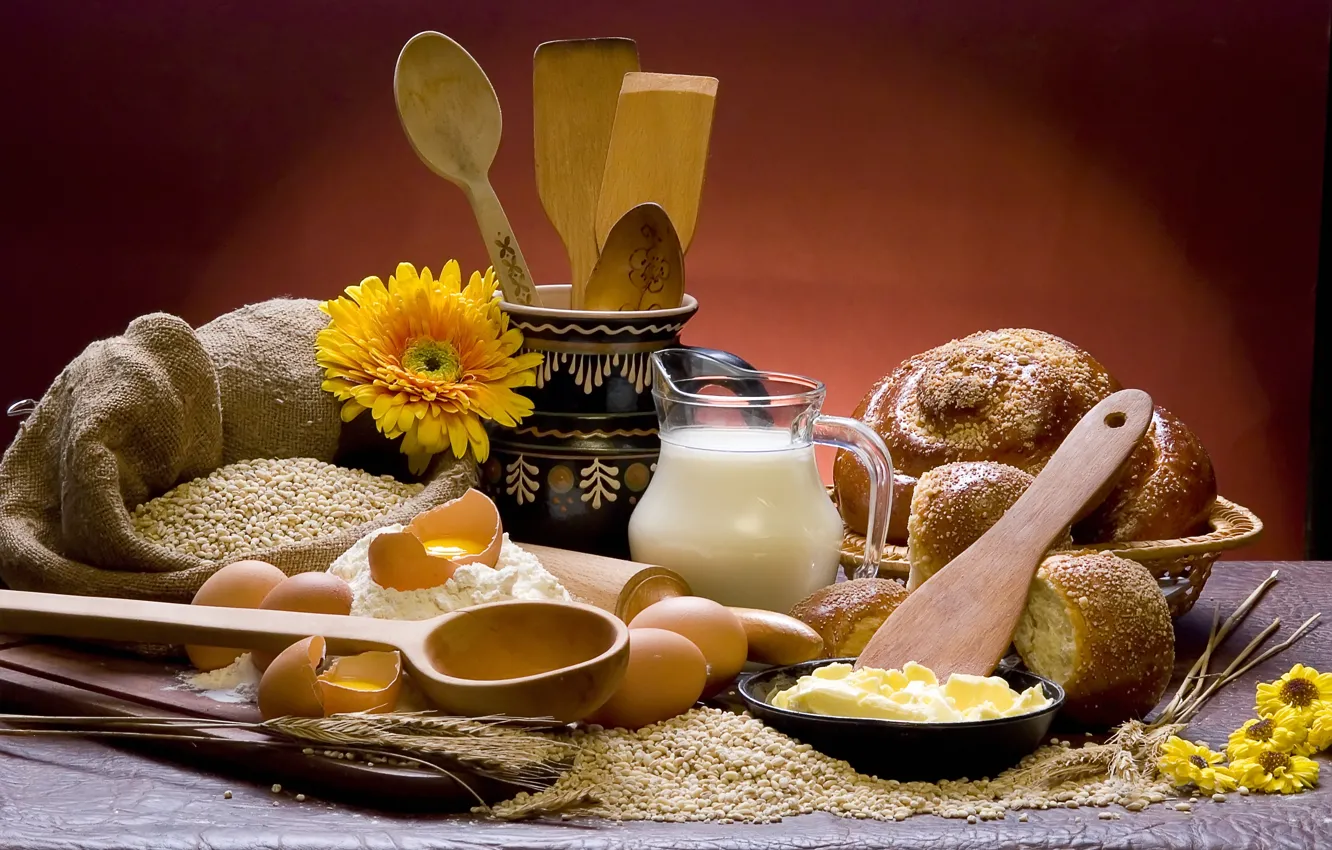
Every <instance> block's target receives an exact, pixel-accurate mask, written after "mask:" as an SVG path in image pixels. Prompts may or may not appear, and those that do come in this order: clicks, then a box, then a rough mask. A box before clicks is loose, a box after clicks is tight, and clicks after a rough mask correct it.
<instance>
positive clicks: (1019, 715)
mask: <svg viewBox="0 0 1332 850" xmlns="http://www.w3.org/2000/svg"><path fill="white" fill-rule="evenodd" d="M854 663H855V659H854V658H834V659H820V660H817V661H807V662H805V663H803V664H793V665H790V666H788V667H774V668H771V669H768V670H765V671H763V672H761V673H756V674H754V675H752V676H750V677H748V678H747V679H745V680H744V681H742V682H741V684H740V688H739V691H740V698H741V699H742V700H744V703H745V706H746V708H747V709H748V710H749V712H750V713H751V714H753V715H754V716H755V717H757V718H759V719H760V720H762V721H763V722H765V723H767V724H768V725H769V726H772V727H773V728H775V729H777V730H779V731H781V732H784V733H786V734H787V735H790V736H791V737H793V738H796V739H798V740H800V741H802V742H803V743H806V744H809V745H810V746H812V747H814V748H815V749H817V750H819V751H820V752H823V753H825V754H827V755H830V756H832V757H834V758H839V759H843V760H845V761H847V762H848V763H850V764H851V766H852V767H854V768H856V769H857V770H859V771H860V772H861V773H866V774H870V775H873V776H878V777H880V778H883V779H900V780H928V781H934V780H939V779H957V778H960V777H964V776H965V777H967V778H970V779H979V778H981V777H983V776H994V775H996V774H998V773H1000V772H1001V771H1003V770H1005V769H1006V768H1009V767H1012V766H1013V765H1015V764H1017V763H1018V762H1019V761H1021V759H1022V757H1023V756H1026V755H1028V754H1029V753H1031V752H1033V751H1034V750H1035V749H1036V748H1037V747H1039V746H1040V745H1041V743H1042V742H1043V741H1044V740H1045V738H1046V735H1047V734H1048V733H1049V731H1050V724H1051V723H1052V722H1053V720H1054V716H1055V714H1056V713H1057V712H1058V711H1059V708H1060V706H1061V705H1063V702H1064V692H1063V689H1062V688H1060V687H1059V686H1058V685H1057V684H1055V683H1054V682H1052V681H1050V680H1049V679H1045V678H1042V677H1040V676H1037V675H1035V674H1033V673H1028V672H1025V671H1019V670H1007V671H1003V672H1000V673H997V674H996V675H995V676H991V677H982V676H957V675H954V676H952V677H950V678H949V679H948V680H947V681H945V682H943V683H940V682H939V681H938V680H937V679H936V678H935V676H934V674H933V673H932V672H930V671H929V670H928V669H926V668H924V667H921V666H920V665H916V664H907V665H905V666H904V668H903V669H902V670H871V669H861V670H853V669H852V665H853V664H854Z"/></svg>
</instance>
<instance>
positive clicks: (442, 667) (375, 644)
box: [0, 590, 629, 722]
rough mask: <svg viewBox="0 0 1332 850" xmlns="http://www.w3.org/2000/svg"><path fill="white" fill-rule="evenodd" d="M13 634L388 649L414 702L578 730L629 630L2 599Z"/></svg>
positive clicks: (532, 610) (606, 690)
mask: <svg viewBox="0 0 1332 850" xmlns="http://www.w3.org/2000/svg"><path fill="white" fill-rule="evenodd" d="M0 629H3V631H4V632H6V633H10V634H30V635H52V636H59V637H70V638H88V639H94V640H118V641H139V642H148V643H175V644H184V643H189V644H198V645H205V646H237V647H242V648H245V649H259V650H268V651H270V652H280V651H282V650H283V649H285V648H286V647H287V646H290V645H291V644H293V643H295V642H296V641H298V640H303V639H304V638H307V637H309V636H311V635H320V636H322V637H324V638H325V639H326V640H327V642H328V651H329V653H330V654H333V655H351V654H354V653H358V652H367V651H371V650H389V649H396V650H398V651H399V652H401V653H402V660H403V664H404V666H406V668H407V669H408V671H409V672H410V673H411V674H412V678H413V680H414V681H415V682H416V684H417V685H418V686H419V687H420V689H421V691H422V692H423V693H424V694H425V695H426V697H427V698H428V699H430V701H431V702H433V703H434V704H435V705H436V706H437V707H438V708H439V709H441V710H443V711H446V712H449V713H451V714H457V715H461V716H472V717H475V716H483V715H491V714H503V715H509V716H513V717H552V718H554V719H555V720H558V721H561V722H570V721H574V720H581V719H582V718H583V717H586V716H587V715H588V714H591V713H592V712H593V711H594V710H596V709H597V708H598V707H600V706H601V704H602V703H604V702H605V701H606V700H607V699H609V698H610V695H611V694H612V693H613V692H614V691H615V688H616V687H617V686H618V685H619V683H620V680H621V679H622V678H623V677H624V670H625V666H626V665H627V664H628V661H629V629H628V627H627V626H626V625H625V624H624V623H623V622H622V621H620V620H619V619H618V618H617V617H616V616H615V615H614V614H611V613H609V612H607V611H602V610H601V609H599V608H594V607H592V606H591V605H581V604H576V603H563V602H544V601H531V600H514V601H509V602H492V603H489V604H486V605H477V606H475V607H472V608H465V609H462V610H460V611H454V612H452V613H449V614H444V615H442V616H439V617H435V618H432V619H429V620H417V621H409V622H404V621H398V620H380V619H375V618H371V617H343V616H337V615H330V614H305V613H296V612H291V611H268V610H262V609H248V608H247V609H238V608H214V607H208V606H203V605H177V604H172V603H167V602H145V601H140V600H125V599H102V598H97V597H86V596H63V595H60V594H54V593H29V592H25V591H17V590H0Z"/></svg>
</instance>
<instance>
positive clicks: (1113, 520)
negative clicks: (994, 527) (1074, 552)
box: [1073, 407, 1216, 543]
mask: <svg viewBox="0 0 1332 850" xmlns="http://www.w3.org/2000/svg"><path fill="white" fill-rule="evenodd" d="M1215 501H1216V473H1215V472H1214V471H1213V469H1212V459H1211V457H1210V456H1208V454H1207V449H1205V448H1203V445H1202V443H1201V442H1200V441H1199V440H1198V437H1197V436H1196V435H1195V434H1194V433H1193V431H1191V430H1189V427H1188V426H1187V425H1185V424H1184V423H1183V422H1181V421H1179V419H1178V418H1177V417H1176V416H1175V415H1174V414H1172V413H1171V412H1170V411H1168V410H1166V409H1165V408H1163V407H1157V408H1156V409H1155V410H1154V411H1153V412H1152V422H1151V424H1150V425H1149V426H1148V427H1147V433H1146V434H1145V435H1144V436H1143V438H1142V442H1140V443H1139V444H1138V447H1137V448H1136V449H1134V450H1133V454H1131V455H1129V459H1128V463H1127V464H1125V466H1124V472H1123V474H1122V475H1121V477H1120V479H1119V481H1118V482H1117V483H1116V484H1115V488H1114V489H1113V490H1111V491H1110V494H1109V496H1107V497H1106V499H1105V501H1103V502H1102V503H1101V504H1100V506H1099V507H1097V508H1096V510H1094V511H1093V512H1092V513H1091V515H1090V516H1088V517H1087V518H1086V519H1083V520H1082V521H1080V522H1079V523H1078V524H1077V525H1076V526H1075V527H1074V529H1073V537H1074V539H1076V540H1078V541H1079V542H1082V543H1109V542H1112V541H1121V540H1170V539H1173V538H1176V537H1185V536H1188V535H1190V534H1201V533H1203V532H1205V531H1206V527H1207V516H1208V514H1210V513H1211V510H1212V504H1213V503H1214V502H1215Z"/></svg>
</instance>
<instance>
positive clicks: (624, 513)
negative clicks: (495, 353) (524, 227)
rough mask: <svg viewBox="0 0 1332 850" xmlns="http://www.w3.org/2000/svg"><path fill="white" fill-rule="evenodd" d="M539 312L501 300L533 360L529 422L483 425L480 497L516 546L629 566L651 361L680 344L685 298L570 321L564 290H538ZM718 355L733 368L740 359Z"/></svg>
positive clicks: (651, 440)
mask: <svg viewBox="0 0 1332 850" xmlns="http://www.w3.org/2000/svg"><path fill="white" fill-rule="evenodd" d="M538 289H539V290H540V293H541V299H542V302H543V306H541V307H532V306H526V305H521V304H510V303H508V302H504V304H503V307H504V311H505V312H506V313H508V315H509V321H510V323H511V325H512V326H513V327H515V328H517V329H518V330H520V331H522V333H523V350H524V351H538V352H540V353H541V354H542V355H544V360H543V363H542V365H541V366H540V367H539V368H538V371H537V383H536V386H535V387H528V388H525V389H523V390H521V392H523V393H525V394H526V395H527V396H528V397H529V398H531V399H532V401H533V404H534V406H535V409H534V411H533V413H532V414H531V415H530V416H528V417H527V418H526V419H524V420H523V421H522V422H521V423H519V424H518V426H516V427H514V428H505V427H502V426H498V425H495V424H494V423H492V424H491V427H490V429H489V434H490V457H489V459H488V460H487V461H486V462H485V463H484V464H483V465H482V468H481V482H482V489H483V490H484V491H485V492H486V494H487V495H488V496H490V497H491V498H492V499H493V500H494V501H495V504H496V505H498V506H499V510H500V516H501V517H502V518H503V520H504V528H505V530H506V531H508V532H509V534H510V535H511V536H512V537H513V539H514V540H516V541H518V542H520V543H537V544H542V545H546V546H559V547H561V548H564V549H575V550H578V551H582V552H593V553H596V554H599V555H609V556H612V557H617V558H628V557H629V538H628V528H629V515H630V514H632V513H633V510H634V506H635V505H637V504H638V500H639V498H640V497H641V496H642V494H643V491H644V490H646V489H647V486H648V482H650V481H651V480H652V473H653V472H654V471H655V470H656V466H657V453H658V449H659V446H660V443H659V442H658V438H657V414H656V410H655V408H654V406H653V403H652V364H651V360H650V356H651V354H652V352H654V351H658V350H661V349H663V348H678V347H680V332H681V331H682V330H684V326H685V323H686V322H688V321H689V319H690V318H691V317H692V316H693V315H694V313H695V312H697V311H698V302H697V301H696V300H695V299H694V297H693V296H691V295H686V296H685V297H684V303H683V304H681V306H679V307H675V308H672V309H669V310H644V311H626V312H619V313H612V312H575V311H573V310H569V309H568V304H569V287H568V286H567V285H551V286H541V287H538ZM715 353H716V354H717V355H718V356H720V357H722V358H725V359H728V360H732V361H734V362H735V363H737V364H743V365H746V366H747V365H748V364H744V361H742V360H740V359H739V358H737V357H735V356H734V355H731V354H727V353H726V352H715Z"/></svg>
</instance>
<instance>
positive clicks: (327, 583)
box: [251, 573, 352, 670]
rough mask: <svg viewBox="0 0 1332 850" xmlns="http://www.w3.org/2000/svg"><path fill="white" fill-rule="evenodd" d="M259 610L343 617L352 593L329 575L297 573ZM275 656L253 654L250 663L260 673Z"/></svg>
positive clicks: (261, 604) (341, 581)
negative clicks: (339, 615)
mask: <svg viewBox="0 0 1332 850" xmlns="http://www.w3.org/2000/svg"><path fill="white" fill-rule="evenodd" d="M259 607H260V608H266V609H268V610H270V611H303V612H305V613H307V614H341V615H343V616H346V615H348V614H350V613H351V607H352V590H351V587H350V586H349V585H348V584H347V582H345V581H343V580H342V579H340V578H338V577H337V576H335V575H333V574H332V573H298V574H296V575H294V576H290V577H289V578H286V579H283V580H282V581H281V582H279V583H278V585H277V586H276V587H274V588H273V589H272V590H270V591H269V592H268V595H267V596H265V597H264V601H263V602H262V603H260V605H259ZM276 656H277V653H274V652H263V651H260V650H255V651H254V652H252V653H251V660H252V661H253V662H254V666H256V667H258V668H259V669H260V670H267V669H268V665H269V664H271V663H272V662H273V659H274V658H275V657H276Z"/></svg>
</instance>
